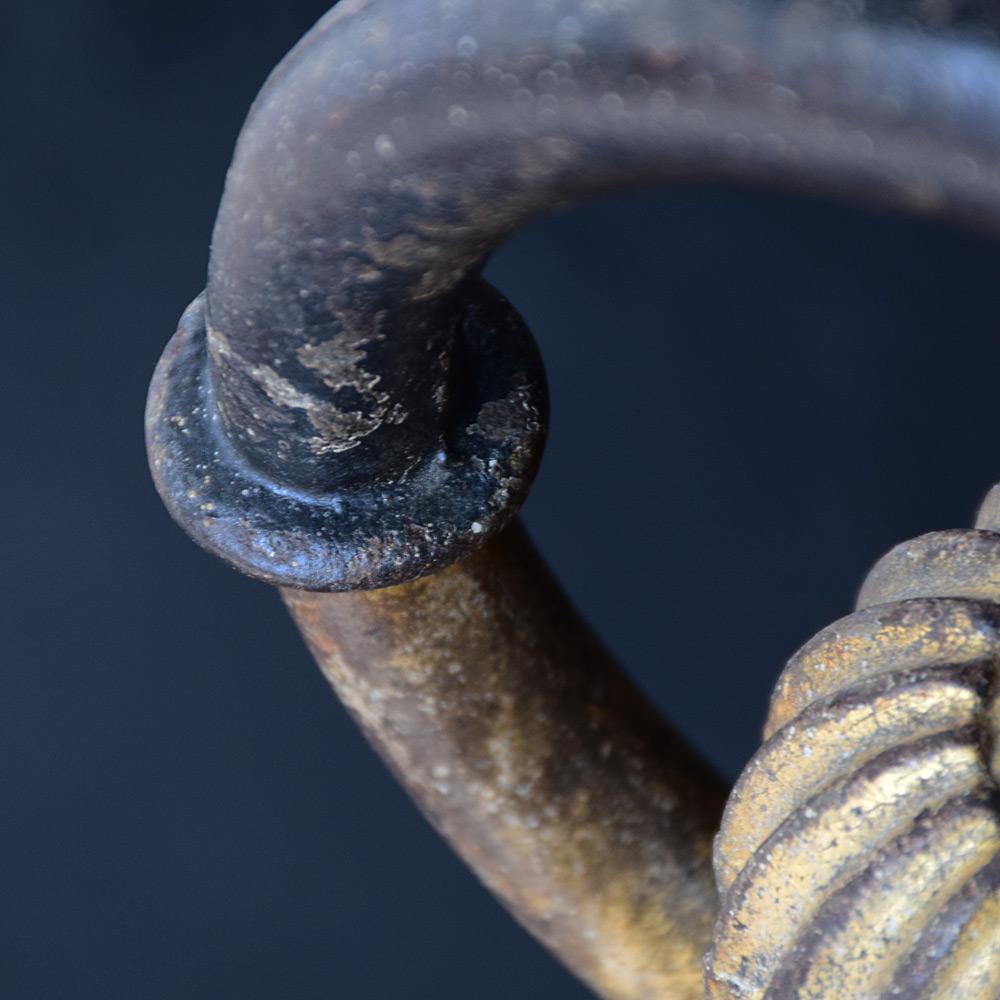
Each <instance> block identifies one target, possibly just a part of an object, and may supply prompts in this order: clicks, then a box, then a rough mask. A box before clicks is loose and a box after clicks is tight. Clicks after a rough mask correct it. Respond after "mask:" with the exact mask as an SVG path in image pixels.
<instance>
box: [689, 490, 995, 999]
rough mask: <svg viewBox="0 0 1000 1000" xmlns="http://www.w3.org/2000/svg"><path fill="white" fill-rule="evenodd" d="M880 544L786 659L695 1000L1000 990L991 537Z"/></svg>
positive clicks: (719, 865) (750, 770)
mask: <svg viewBox="0 0 1000 1000" xmlns="http://www.w3.org/2000/svg"><path fill="white" fill-rule="evenodd" d="M978 523H979V525H980V526H985V527H980V528H977V529H976V530H971V531H941V532H934V533H932V534H929V535H924V536H922V537H920V538H917V539H915V540H913V541H911V542H907V543H905V544H903V545H900V546H898V547H897V548H895V549H893V550H892V551H891V552H890V553H889V554H888V555H886V556H885V557H884V558H883V559H881V560H880V561H879V563H878V564H877V565H876V566H875V568H874V569H873V570H872V572H871V573H870V574H869V575H868V578H867V579H866V581H865V584H864V586H863V587H862V589H861V594H860V596H859V598H858V610H857V611H856V612H855V613H854V614H852V615H850V616H849V617H847V618H844V619H842V620H841V621H839V622H837V623H836V624H834V625H832V626H830V627H829V628H827V629H824V630H823V631H822V632H820V633H819V635H817V636H816V637H815V638H814V639H812V640H811V641H810V642H809V643H807V644H806V645H805V646H804V647H803V648H802V650H800V652H799V653H797V654H796V655H795V656H794V657H793V658H792V660H791V661H790V662H789V664H788V666H787V668H786V669H785V671H784V673H783V674H782V676H781V678H780V680H779V682H778V686H777V689H776V691H775V694H774V697H773V700H772V703H771V711H770V717H769V719H768V723H767V730H766V742H765V743H764V745H763V747H762V748H761V749H760V750H759V751H758V753H757V754H756V755H755V757H754V758H753V760H751V762H750V763H749V764H748V765H747V768H746V769H745V771H744V772H743V775H742V776H741V778H740V780H739V782H738V783H737V785H736V787H735V789H734V790H733V793H732V796H731V798H730V800H729V805H728V806H727V809H726V814H725V818H724V820H723V824H722V831H721V833H720V835H719V838H718V841H717V843H716V855H715V866H716V873H717V876H718V881H719V887H720V889H721V891H722V893H723V897H722V913H721V916H720V919H719V923H718V927H717V930H716V935H715V943H714V946H713V950H712V953H711V955H710V957H709V961H708V968H709V979H708V983H709V989H708V995H709V997H711V998H713V1000H715V998H718V1000H723V998H733V997H739V998H747V1000H750V998H754V1000H763V998H767V1000H783V998H793V997H823V998H826V997H830V998H833V997H894V996H899V997H912V998H915V1000H916V998H926V1000H945V998H963V1000H995V998H996V997H997V996H998V995H1000V754H998V752H997V737H998V736H1000V701H998V697H997V695H998V692H1000V534H998V533H997V532H996V531H995V530H994V529H996V528H1000V522H998V521H997V520H996V518H995V517H994V516H993V514H992V513H991V510H990V505H987V507H985V508H984V512H983V515H982V516H981V517H980V519H979V522H978Z"/></svg>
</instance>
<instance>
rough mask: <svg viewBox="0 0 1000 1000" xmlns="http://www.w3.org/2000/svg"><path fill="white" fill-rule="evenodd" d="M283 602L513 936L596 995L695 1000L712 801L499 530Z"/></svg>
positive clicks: (534, 562) (707, 781)
mask: <svg viewBox="0 0 1000 1000" xmlns="http://www.w3.org/2000/svg"><path fill="white" fill-rule="evenodd" d="M283 596H284V598H285V602H286V603H287V605H288V607H289V610H290V611H291V613H292V616H293V617H294V619H295V621H296V623H297V624H298V626H299V628H300V629H301V630H302V633H303V635H304V636H305V638H306V641H307V642H308V644H309V648H310V649H311V650H312V652H313V655H314V656H315V657H316V660H317V662H318V663H319V665H320V667H321V668H322V670H323V672H324V673H325V674H326V676H327V678H328V679H329V680H330V682H331V683H332V684H333V686H334V689H335V690H336V691H337V694H338V695H339V696H340V697H341V699H342V700H343V702H344V704H345V705H347V707H348V708H349V709H350V711H351V713H352V714H353V716H354V718H355V719H356V720H357V722H358V723H359V725H360V726H361V727H362V729H363V730H364V731H365V733H366V734H367V736H368V738H369V739H370V740H371V742H372V744H373V745H374V746H375V747H376V749H377V750H378V751H379V753H380V754H381V755H382V757H383V758H384V759H385V760H386V762H387V763H388V764H389V766H390V767H391V768H392V769H393V771H394V772H395V773H396V775H397V776H398V777H399V779H400V780H401V781H402V782H403V783H404V784H405V785H406V787H407V788H408V789H409V791H410V793H411V794H412V795H413V797H414V799H415V800H416V801H417V803H419V805H420V807H421V808H422V809H423V811H424V812H425V813H426V815H427V816H428V817H429V818H430V820H431V822H432V823H433V824H434V825H435V826H436V827H437V829H438V830H439V831H440V832H441V833H442V834H443V835H444V836H445V837H446V838H447V839H448V841H449V842H450V843H451V844H452V845H453V846H454V847H455V849H456V851H457V852H458V853H459V854H460V855H461V856H462V857H463V858H464V859H465V860H466V861H467V862H468V863H469V864H470V865H471V867H472V868H473V870H474V871H475V872H476V873H477V875H478V876H479V877H480V878H481V879H482V880H483V882H484V883H485V884H486V885H487V886H488V887H489V888H490V889H491V890H492V891H493V892H494V893H496V894H497V896H499V897H500V899H502V900H503V901H504V903H505V904H506V905H507V906H508V907H509V908H510V910H511V912H512V913H513V914H514V915H515V916H516V917H517V918H518V919H519V920H520V921H521V922H522V923H523V924H524V925H525V926H526V927H527V928H528V929H529V930H530V931H531V932H532V933H533V934H535V935H536V936H537V937H538V938H539V939H540V940H542V941H543V942H544V943H545V944H546V945H547V946H548V947H549V948H551V949H552V950H553V951H554V952H555V953H556V954H557V955H559V957H560V958H562V959H563V961H564V962H565V963H566V964H567V965H568V966H569V967H570V968H571V969H573V970H574V971H575V972H576V973H577V974H578V975H580V976H581V977H582V978H583V979H585V980H586V981H587V982H589V983H591V984H592V985H593V986H594V988H595V989H597V991H598V992H599V993H601V994H602V995H603V996H607V997H613V998H616V1000H638V998H641V997H660V998H665V1000H667V998H669V1000H696V998H699V997H701V996H702V986H701V956H702V955H703V954H704V951H705V949H706V948H707V947H708V944H709V940H710V935H711V929H712V922H713V920H714V916H715V909H716V906H715V887H714V884H713V878H712V871H711V840H712V836H713V835H714V833H715V830H716V829H717V827H718V821H719V816H720V815H721V810H722V803H723V800H724V789H723V787H722V785H721V783H720V782H719V780H718V778H716V777H715V776H714V775H713V774H712V773H711V772H710V771H709V769H708V768H707V767H706V766H705V765H704V764H703V763H701V762H700V761H699V760H698V759H697V758H696V757H695V755H694V754H693V753H692V752H691V751H690V750H689V749H688V748H687V747H686V746H685V745H684V744H683V742H682V741H681V739H680V738H679V737H678V736H677V735H675V734H674V733H673V732H672V731H671V730H670V729H669V728H668V727H667V726H666V725H665V724H664V723H663V722H662V721H661V720H660V719H659V717H658V716H657V714H656V713H655V711H654V710H653V709H652V708H651V707H650V706H649V704H648V703H647V702H646V701H645V700H644V698H643V697H642V696H641V695H640V694H639V693H638V692H637V691H636V689H635V688H634V687H633V686H632V684H631V683H630V682H629V681H628V679H627V678H626V677H625V676H624V675H623V674H622V673H621V672H620V671H619V670H618V669H617V668H616V667H615V666H614V665H613V663H612V662H611V661H610V660H609V658H608V656H607V654H606V653H605V651H604V650H603V648H602V647H601V646H600V644H599V643H598V642H597V641H596V640H595V639H594V638H593V636H592V635H591V634H590V632H589V630H588V629H587V628H586V626H585V625H584V624H583V623H582V622H581V621H580V620H579V618H578V617H577V616H576V614H575V613H574V612H573V610H572V609H571V608H570V607H569V605H568V603H567V602H566V600H565V598H564V597H563V596H562V594H561V593H560V591H559V589H558V587H557V586H556V585H555V583H554V582H553V581H552V580H551V579H550V577H549V574H548V572H547V570H546V568H545V566H544V564H543V563H542V562H541V560H540V559H539V558H538V557H537V556H536V555H535V553H534V552H533V551H532V549H531V547H530V544H529V542H528V541H527V539H526V538H525V537H524V536H523V534H522V532H521V529H520V527H519V526H518V525H517V524H514V525H512V526H511V527H509V528H508V529H507V530H506V531H505V532H503V533H502V534H501V535H500V536H499V537H498V538H496V539H495V540H493V541H491V542H490V543H488V544H487V545H486V547H485V548H483V549H481V550H480V551H478V552H476V553H475V554H473V555H470V556H467V557H466V558H465V559H463V560H462V561H460V562H459V563H457V564H455V565H454V566H452V567H450V568H449V569H446V570H444V571H443V572H441V573H437V574H435V575H433V576H430V577H427V578H426V579H423V580H418V581H416V582H413V583H409V584H405V585H403V586H400V587H392V588H388V589H383V590H376V591H370V592H359V593H355V594H320V593H308V592H305V591H301V590H284V591H283ZM444 948H445V944H444V943H442V949H444Z"/></svg>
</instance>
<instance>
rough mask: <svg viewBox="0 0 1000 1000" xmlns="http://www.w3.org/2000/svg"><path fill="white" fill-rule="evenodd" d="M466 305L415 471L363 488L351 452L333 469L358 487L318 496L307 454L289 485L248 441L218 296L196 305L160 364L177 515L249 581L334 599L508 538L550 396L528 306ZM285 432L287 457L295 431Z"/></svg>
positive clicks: (162, 483)
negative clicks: (217, 359) (226, 390)
mask: <svg viewBox="0 0 1000 1000" xmlns="http://www.w3.org/2000/svg"><path fill="white" fill-rule="evenodd" d="M466 301H467V302H470V303H471V304H470V305H469V306H468V308H467V311H466V313H465V315H464V317H463V321H462V324H461V328H460V331H459V333H458V336H457V337H456V343H455V344H454V347H453V353H454V357H453V359H452V363H451V365H450V369H451V372H452V377H453V378H454V379H455V380H456V381H457V383H458V385H457V386H456V387H455V390H454V392H449V393H448V405H447V406H446V407H444V408H443V414H442V419H441V420H440V422H438V423H435V424H431V425H429V426H424V427H423V428H422V431H423V433H422V434H418V435H416V436H415V437H411V440H410V442H409V450H408V453H407V455H406V459H405V462H404V464H402V465H401V466H400V465H395V466H393V465H392V464H389V463H386V466H387V467H383V468H382V469H381V470H378V471H373V474H372V475H371V478H369V479H366V480H363V481H362V482H361V483H358V482H357V481H356V480H355V479H354V477H353V476H351V475H350V474H349V473H350V470H351V468H352V465H355V464H356V463H355V459H354V456H353V452H352V450H350V449H347V450H344V451H343V452H341V453H340V454H339V455H335V456H334V462H333V466H334V468H337V467H338V466H341V467H342V468H343V470H344V476H343V479H344V480H346V485H343V486H340V487H339V488H333V489H322V488H319V489H313V490H309V489H303V488H302V487H301V486H299V485H298V482H297V477H296V472H297V470H296V469H295V468H294V459H288V460H287V464H288V469H287V475H286V476H283V477H282V479H281V480H278V479H276V478H274V477H273V475H268V474H267V472H265V471H262V470H261V469H259V468H257V467H255V466H254V464H253V463H252V462H251V461H249V460H248V459H247V457H246V456H245V455H244V454H243V452H242V450H241V449H240V448H239V447H238V446H237V445H236V444H235V443H234V441H233V436H232V435H231V434H230V433H229V431H228V429H227V427H226V426H225V422H224V420H223V418H222V416H221V414H220V409H219V406H218V402H217V398H216V393H215V382H214V380H213V374H214V372H213V366H212V364H211V360H210V357H209V351H208V338H207V336H206V317H205V299H204V296H201V297H199V298H198V299H196V300H195V302H194V303H192V305H191V306H190V307H189V308H188V309H187V311H186V312H185V313H184V315H183V317H182V319H181V322H180V326H179V328H178V330H177V333H176V334H175V335H174V337H173V339H172V340H171V341H170V343H169V345H168V346H167V349H166V350H165V351H164V354H163V357H162V358H161V359H160V363H159V365H158V366H157V369H156V373H155V375H154V377H153V382H152V385H151V387H150V393H149V401H148V405H147V414H146V434H147V447H148V451H149V456H150V465H151V468H152V470H153V477H154V480H155V482H156V486H157V489H158V490H159V492H160V495H161V496H162V498H163V500H164V502H165V503H166V505H167V507H168V509H169V510H170V513H171V514H172V515H173V517H174V519H175V520H176V521H177V522H178V523H179V524H180V525H181V526H182V527H183V528H184V529H185V531H187V533H188V534H189V535H190V536H191V537H192V538H193V539H194V540H195V541H197V542H198V543H199V544H200V545H201V546H203V547H204V548H205V549H207V550H208V551H209V552H211V553H213V554H214V555H216V556H219V557H220V558H222V559H223V560H225V561H226V562H228V563H229V564H231V565H232V566H234V567H235V568H236V569H238V570H240V571H242V572H243V573H246V574H248V575H249V576H252V577H255V578H257V579H260V580H265V581H267V582H269V583H273V584H277V585H279V586H284V587H300V588H305V589H309V590H326V591H340V590H361V589H370V588H373V587H383V586H388V585H391V584H397V583H403V582H405V581H407V580H410V579H413V578H415V577H418V576H423V575H425V574H427V573H431V572H434V571H435V570H438V569H440V568H442V567H443V566H446V565H448V564H449V563H452V562H454V561H455V560H456V559H458V558H460V557H461V556H462V555H464V554H466V553H467V552H468V551H470V550H471V549H473V548H476V547H477V546H478V545H480V544H481V543H482V542H483V541H484V540H485V539H486V538H488V537H490V536H492V535H494V534H495V533H496V532H497V531H499V530H500V528H502V527H503V526H504V525H505V524H506V523H507V522H508V521H509V520H510V518H511V517H512V516H513V515H514V514H515V513H516V512H517V510H518V508H519V507H520V505H521V502H522V501H523V499H524V496H525V494H526V493H527V491H528V488H529V487H530V485H531V482H532V479H533V478H534V475H535V471H536V470H537V467H538V464H539V461H540V459H541V452H542V448H543V445H544V441H545V432H546V421H547V413H548V399H547V393H546V386H545V377H544V371H543V368H542V363H541V359H540V357H539V355H538V352H537V350H536V348H535V345H534V342H533V340H532V338H531V335H530V333H529V332H528V330H527V329H526V327H525V326H524V324H523V323H522V322H521V320H520V318H519V316H518V315H517V313H516V312H515V310H514V309H513V308H512V307H511V306H510V305H509V304H508V303H507V302H506V301H505V300H504V299H503V298H502V297H501V296H500V295H499V294H498V293H497V292H495V291H494V290H493V289H492V288H491V287H490V286H489V285H487V284H486V283H485V282H479V283H478V287H477V288H476V290H475V295H474V296H472V297H471V298H470V299H467V300H466ZM374 377H375V378H377V376H374ZM279 378H280V377H279V376H278V375H277V374H275V379H279ZM449 388H450V387H449ZM289 391H290V392H294V391H296V390H294V389H292V388H291V387H289ZM293 402H297V400H294V399H293ZM246 405H247V410H248V413H247V418H248V419H253V418H254V417H255V416H257V417H258V420H259V414H254V412H253V400H252V398H249V399H247V401H246ZM247 429H248V430H250V427H249V425H248V427H247ZM407 430H411V429H410V428H407ZM272 433H273V435H274V439H275V446H276V449H277V451H278V453H279V454H280V452H281V451H282V450H283V449H282V448H281V442H282V440H283V438H282V434H281V429H280V428H273V429H272ZM293 433H294V430H293V429H292V428H288V437H289V438H291V436H292V434H293ZM411 433H412V431H411ZM379 473H380V474H379Z"/></svg>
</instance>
